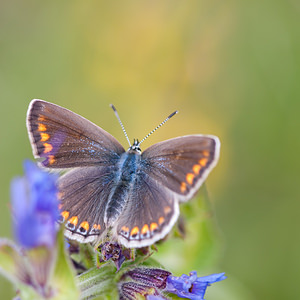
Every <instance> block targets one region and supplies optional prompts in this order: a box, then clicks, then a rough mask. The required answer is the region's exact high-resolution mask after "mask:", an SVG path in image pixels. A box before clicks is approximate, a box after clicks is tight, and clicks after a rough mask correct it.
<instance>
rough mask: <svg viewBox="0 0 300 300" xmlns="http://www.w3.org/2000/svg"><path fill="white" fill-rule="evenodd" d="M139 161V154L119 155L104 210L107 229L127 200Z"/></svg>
mask: <svg viewBox="0 0 300 300" xmlns="http://www.w3.org/2000/svg"><path fill="white" fill-rule="evenodd" d="M140 161H141V154H140V153H138V152H136V151H129V152H125V153H123V154H122V155H121V157H120V160H119V163H118V169H117V172H116V175H115V177H114V183H113V188H112V190H111V192H110V194H109V197H108V202H107V205H106V209H105V217H104V222H105V223H106V226H107V227H109V226H111V225H112V224H113V223H114V222H115V221H116V219H117V218H118V217H119V215H120V214H121V212H122V210H123V209H124V206H125V204H126V203H127V201H128V200H129V194H130V190H131V189H132V187H133V184H134V181H135V179H136V174H137V169H138V167H139V166H140Z"/></svg>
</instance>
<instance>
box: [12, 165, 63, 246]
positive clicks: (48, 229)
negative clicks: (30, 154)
mask: <svg viewBox="0 0 300 300" xmlns="http://www.w3.org/2000/svg"><path fill="white" fill-rule="evenodd" d="M24 169H25V176H24V177H18V178H15V179H14V180H13V181H12V183H11V202H12V210H13V216H14V234H15V237H16V239H17V241H18V243H19V244H20V245H21V246H22V247H24V248H26V249H30V248H35V247H38V246H46V247H48V248H51V247H53V246H54V244H55V239H56V231H57V230H56V220H57V218H58V216H59V210H58V199H57V194H58V190H57V187H56V180H57V176H56V175H54V174H49V173H47V172H44V171H42V170H41V169H40V168H39V167H37V166H36V165H35V164H34V163H33V162H31V161H25V163H24Z"/></svg>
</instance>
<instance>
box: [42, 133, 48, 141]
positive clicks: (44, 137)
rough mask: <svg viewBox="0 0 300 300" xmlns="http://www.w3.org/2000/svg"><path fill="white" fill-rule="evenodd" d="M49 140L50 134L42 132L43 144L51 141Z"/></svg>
mask: <svg viewBox="0 0 300 300" xmlns="http://www.w3.org/2000/svg"><path fill="white" fill-rule="evenodd" d="M49 138H50V135H49V134H48V133H44V132H41V142H46V141H48V140H49Z"/></svg>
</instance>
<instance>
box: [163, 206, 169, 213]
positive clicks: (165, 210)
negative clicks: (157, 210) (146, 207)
mask: <svg viewBox="0 0 300 300" xmlns="http://www.w3.org/2000/svg"><path fill="white" fill-rule="evenodd" d="M170 211H171V207H170V206H165V207H164V212H165V214H166V215H167V214H168V213H169V212H170Z"/></svg>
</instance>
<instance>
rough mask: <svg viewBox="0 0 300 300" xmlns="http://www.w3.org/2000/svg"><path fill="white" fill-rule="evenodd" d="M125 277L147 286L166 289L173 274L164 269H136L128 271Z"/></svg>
mask: <svg viewBox="0 0 300 300" xmlns="http://www.w3.org/2000/svg"><path fill="white" fill-rule="evenodd" d="M124 275H125V276H129V277H130V278H131V279H133V280H135V281H138V282H141V283H143V284H145V285H147V286H152V287H155V288H158V289H164V288H165V287H166V285H167V279H168V276H170V275H171V273H170V272H169V271H166V270H163V269H152V268H136V269H133V270H130V271H128V272H127V273H125V274H124Z"/></svg>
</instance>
